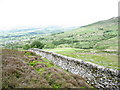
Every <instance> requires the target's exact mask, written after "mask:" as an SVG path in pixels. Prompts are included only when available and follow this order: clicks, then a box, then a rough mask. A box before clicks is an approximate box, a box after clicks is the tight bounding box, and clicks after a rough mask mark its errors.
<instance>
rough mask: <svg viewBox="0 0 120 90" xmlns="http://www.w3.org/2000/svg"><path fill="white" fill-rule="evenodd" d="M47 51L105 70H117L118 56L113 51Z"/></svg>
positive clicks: (62, 49)
mask: <svg viewBox="0 0 120 90" xmlns="http://www.w3.org/2000/svg"><path fill="white" fill-rule="evenodd" d="M45 50H47V51H53V52H55V53H58V54H62V55H65V56H68V57H73V58H77V59H82V60H84V61H88V62H92V63H95V64H98V65H101V66H104V67H107V68H112V69H118V70H120V66H119V64H118V55H117V54H115V53H114V51H106V52H105V51H101V50H99V51H98V50H95V49H86V50H85V49H76V48H56V49H45Z"/></svg>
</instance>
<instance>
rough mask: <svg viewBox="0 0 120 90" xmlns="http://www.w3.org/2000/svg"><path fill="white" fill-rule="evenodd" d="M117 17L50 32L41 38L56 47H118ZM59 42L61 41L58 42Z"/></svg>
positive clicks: (115, 48)
mask: <svg viewBox="0 0 120 90" xmlns="http://www.w3.org/2000/svg"><path fill="white" fill-rule="evenodd" d="M117 36H118V17H114V18H111V19H108V20H104V21H99V22H96V23H93V24H89V25H86V26H82V27H80V28H77V29H73V30H71V31H67V32H64V33H58V34H52V35H49V36H46V37H44V38H43V40H41V41H42V42H44V43H46V41H47V43H53V44H55V45H56V46H57V47H74V48H80V49H91V48H94V49H110V50H112V49H114V50H116V51H117V49H118V38H117ZM60 42H61V43H60Z"/></svg>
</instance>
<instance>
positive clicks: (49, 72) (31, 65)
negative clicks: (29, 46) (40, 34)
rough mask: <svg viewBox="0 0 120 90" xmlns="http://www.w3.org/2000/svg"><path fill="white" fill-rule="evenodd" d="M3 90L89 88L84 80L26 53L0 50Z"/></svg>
mask: <svg viewBox="0 0 120 90" xmlns="http://www.w3.org/2000/svg"><path fill="white" fill-rule="evenodd" d="M2 58H3V60H2V64H3V66H2V69H3V70H2V76H3V77H2V86H3V88H11V89H12V88H90V85H88V84H87V83H86V82H85V80H84V79H83V78H82V77H81V76H79V75H75V74H71V73H69V72H67V71H65V70H63V69H61V68H59V67H57V66H55V65H54V64H53V63H51V62H50V61H48V60H47V59H41V57H40V56H36V55H35V54H34V53H31V52H28V51H17V50H9V49H3V50H2Z"/></svg>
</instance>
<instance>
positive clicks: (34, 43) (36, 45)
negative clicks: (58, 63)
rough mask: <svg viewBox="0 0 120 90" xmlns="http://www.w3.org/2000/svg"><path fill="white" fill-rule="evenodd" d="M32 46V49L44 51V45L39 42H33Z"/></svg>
mask: <svg viewBox="0 0 120 90" xmlns="http://www.w3.org/2000/svg"><path fill="white" fill-rule="evenodd" d="M30 46H31V48H39V49H42V48H43V47H44V44H43V43H41V42H39V41H33V42H32V43H31V45H30Z"/></svg>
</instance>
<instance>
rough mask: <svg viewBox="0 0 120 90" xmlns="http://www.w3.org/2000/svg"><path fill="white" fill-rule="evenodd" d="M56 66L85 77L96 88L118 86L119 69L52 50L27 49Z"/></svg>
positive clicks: (119, 85)
mask: <svg viewBox="0 0 120 90" xmlns="http://www.w3.org/2000/svg"><path fill="white" fill-rule="evenodd" d="M29 51H31V52H34V53H36V54H38V55H40V56H42V57H44V58H47V59H48V60H50V61H52V62H53V63H54V64H56V65H57V66H60V67H61V68H63V69H65V70H67V71H69V72H71V73H74V74H79V75H80V76H82V77H83V78H85V79H86V81H87V83H88V84H90V85H92V86H94V87H96V88H119V87H120V83H119V82H120V71H118V70H114V69H109V68H105V67H103V66H99V65H96V64H94V63H91V62H85V61H83V60H81V59H75V58H71V57H67V56H63V55H60V54H56V53H54V52H49V51H44V50H41V49H37V48H32V49H29Z"/></svg>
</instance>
